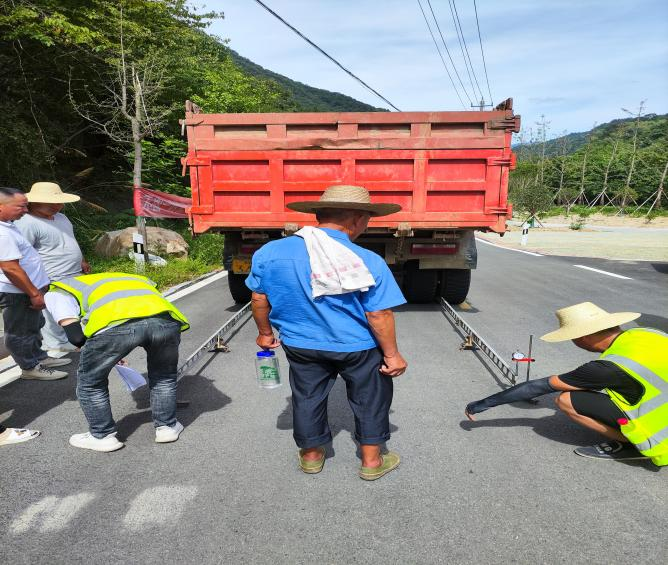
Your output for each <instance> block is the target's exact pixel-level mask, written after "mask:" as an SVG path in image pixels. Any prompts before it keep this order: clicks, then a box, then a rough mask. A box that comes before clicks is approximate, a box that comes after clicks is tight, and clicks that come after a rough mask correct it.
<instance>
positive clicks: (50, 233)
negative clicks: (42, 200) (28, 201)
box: [15, 212, 83, 281]
mask: <svg viewBox="0 0 668 565" xmlns="http://www.w3.org/2000/svg"><path fill="white" fill-rule="evenodd" d="M15 225H16V227H17V228H19V230H21V233H22V234H23V237H25V238H26V239H27V240H28V242H29V243H30V244H31V245H32V246H33V247H34V248H35V249H36V250H37V253H39V256H40V257H41V259H42V263H43V264H44V268H45V269H46V273H47V274H48V275H49V278H50V279H51V280H52V281H60V280H62V279H66V278H67V277H73V276H76V275H79V274H81V261H82V260H83V256H82V254H81V249H80V248H79V244H78V243H77V240H76V238H75V237H74V229H73V228H72V223H71V222H70V221H69V220H68V219H67V216H65V214H61V213H60V212H58V213H57V214H55V215H54V216H53V218H52V219H47V218H40V217H39V216H33V215H32V214H26V215H25V216H23V217H22V218H21V219H20V220H16V222H15Z"/></svg>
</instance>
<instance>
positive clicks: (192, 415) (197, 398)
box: [116, 374, 232, 438]
mask: <svg viewBox="0 0 668 565" xmlns="http://www.w3.org/2000/svg"><path fill="white" fill-rule="evenodd" d="M132 396H133V398H134V400H135V402H136V405H137V408H139V409H142V411H141V412H134V413H132V414H128V415H127V416H124V417H123V418H121V419H120V420H118V422H116V425H117V427H118V435H119V437H123V438H129V437H130V436H131V435H132V434H133V433H134V432H136V431H137V429H138V428H139V427H140V426H142V425H143V424H146V423H148V422H151V421H152V418H151V410H150V402H149V390H148V387H147V386H144V387H142V388H140V389H138V390H136V391H135V392H134V393H133V394H132ZM178 398H179V400H186V401H187V402H188V406H187V407H185V408H183V409H181V408H179V409H178V411H177V417H178V419H179V422H181V423H182V424H183V425H184V426H186V427H188V426H189V425H190V424H192V423H193V422H194V421H195V420H197V418H199V417H200V416H201V415H202V414H204V413H205V412H215V411H216V410H220V409H221V408H224V407H225V406H227V405H228V404H229V403H230V402H232V399H231V398H230V397H229V396H227V395H226V394H223V393H222V392H220V391H219V390H218V388H217V387H216V385H215V381H214V380H213V379H208V378H207V377H203V376H202V375H199V374H196V375H188V376H185V377H184V378H183V379H181V380H179V389H178Z"/></svg>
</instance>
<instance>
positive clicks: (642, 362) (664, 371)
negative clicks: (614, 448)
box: [600, 328, 668, 465]
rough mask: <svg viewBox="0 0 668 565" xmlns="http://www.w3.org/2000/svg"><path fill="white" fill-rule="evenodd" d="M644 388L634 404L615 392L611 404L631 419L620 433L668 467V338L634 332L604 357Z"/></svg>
mask: <svg viewBox="0 0 668 565" xmlns="http://www.w3.org/2000/svg"><path fill="white" fill-rule="evenodd" d="M600 359H601V360H603V361H611V362H613V363H614V364H615V365H617V366H618V367H619V368H620V369H622V370H623V371H624V372H625V373H626V374H628V375H629V376H630V377H632V378H633V379H634V380H635V381H636V382H638V383H639V384H640V385H642V387H643V393H642V395H641V397H640V399H639V400H638V401H637V402H636V403H635V404H630V403H629V402H628V401H627V400H626V399H625V398H624V397H623V396H622V395H620V394H619V393H618V392H615V391H614V390H610V389H606V392H607V393H608V395H609V396H610V400H612V402H613V403H614V404H615V405H616V406H617V407H618V408H619V409H620V410H622V411H623V412H624V413H625V414H626V416H627V417H628V420H629V424H628V426H627V425H622V426H621V431H622V433H624V435H625V436H626V437H627V438H628V439H629V441H631V442H632V443H633V445H635V447H636V448H637V449H638V451H640V452H641V453H642V454H643V455H646V456H647V457H650V458H651V459H652V461H653V462H654V463H655V464H657V465H668V334H666V333H664V332H662V331H660V330H655V329H645V328H634V329H631V330H627V331H625V332H623V333H622V334H621V335H620V336H619V337H618V338H617V339H615V341H614V342H613V343H612V344H611V345H610V347H609V348H608V349H607V350H606V351H604V352H603V353H602V354H601V357H600Z"/></svg>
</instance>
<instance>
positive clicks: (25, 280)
mask: <svg viewBox="0 0 668 565" xmlns="http://www.w3.org/2000/svg"><path fill="white" fill-rule="evenodd" d="M0 269H1V270H2V272H3V273H5V276H6V277H7V278H8V279H9V282H11V283H12V284H13V285H14V286H15V287H16V288H18V289H19V290H21V291H23V292H24V293H25V294H27V295H28V297H29V298H30V306H31V308H34V309H35V310H43V309H44V308H45V304H44V296H43V295H42V293H41V291H40V290H39V289H38V288H37V287H36V286H35V285H34V284H32V281H31V280H30V277H28V275H27V274H26V272H25V271H24V270H23V269H22V268H21V266H20V265H19V261H18V259H15V260H14V261H0Z"/></svg>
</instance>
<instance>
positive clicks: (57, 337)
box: [16, 182, 90, 351]
mask: <svg viewBox="0 0 668 565" xmlns="http://www.w3.org/2000/svg"><path fill="white" fill-rule="evenodd" d="M26 197H27V199H28V213H27V214H26V215H25V216H23V217H22V218H21V219H19V220H17V221H16V227H18V228H19V230H20V231H21V233H22V234H23V236H24V237H25V238H26V239H27V240H28V242H30V244H31V245H32V246H33V247H34V248H35V249H36V250H37V252H38V253H39V256H40V258H41V259H42V264H43V265H44V268H45V270H46V273H47V275H48V276H49V279H50V280H52V281H59V280H63V279H65V278H67V277H74V276H77V275H80V274H82V273H83V274H87V273H89V272H90V266H89V265H88V263H87V262H86V261H85V259H84V258H83V255H82V253H81V248H80V247H79V244H78V243H77V240H76V239H75V237H74V230H73V228H72V223H71V222H70V221H69V220H68V219H67V216H65V215H64V214H62V213H61V210H62V209H63V206H64V204H66V203H71V202H77V201H78V200H80V197H79V196H77V195H76V194H68V193H66V192H63V191H62V190H61V189H60V186H58V185H57V184H56V183H54V182H36V183H35V184H33V185H32V187H31V189H30V192H28V193H27V194H26ZM42 314H43V316H44V322H45V323H44V326H43V327H42V338H43V344H44V348H45V349H47V350H50V351H75V350H76V347H74V346H73V345H72V344H71V343H69V342H68V341H67V336H66V335H65V332H64V331H63V329H62V328H61V327H60V326H59V325H58V324H57V323H56V322H55V321H54V319H53V317H52V316H51V314H49V311H48V310H46V309H45V310H43V311H42Z"/></svg>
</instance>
